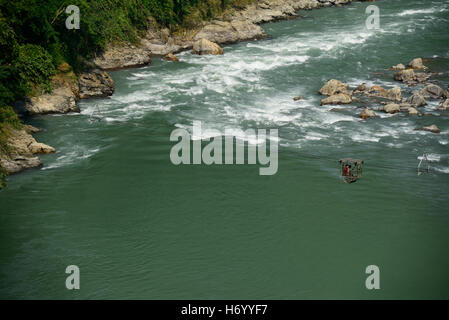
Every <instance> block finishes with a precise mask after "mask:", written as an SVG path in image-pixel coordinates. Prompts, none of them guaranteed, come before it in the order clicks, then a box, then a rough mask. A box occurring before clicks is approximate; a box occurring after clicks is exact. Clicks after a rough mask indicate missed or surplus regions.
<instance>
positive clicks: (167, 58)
mask: <svg viewBox="0 0 449 320" xmlns="http://www.w3.org/2000/svg"><path fill="white" fill-rule="evenodd" d="M164 60H165V61H173V62H177V61H179V59H178V57H177V56H175V55H174V54H173V53H169V54H166V55H165V56H164Z"/></svg>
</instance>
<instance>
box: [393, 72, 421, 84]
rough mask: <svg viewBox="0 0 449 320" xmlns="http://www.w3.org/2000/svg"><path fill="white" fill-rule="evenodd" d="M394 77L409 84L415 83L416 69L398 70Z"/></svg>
mask: <svg viewBox="0 0 449 320" xmlns="http://www.w3.org/2000/svg"><path fill="white" fill-rule="evenodd" d="M394 79H395V80H397V81H402V82H404V83H408V84H410V83H413V82H414V81H416V75H415V71H413V69H406V70H402V71H399V72H396V73H395V74H394Z"/></svg>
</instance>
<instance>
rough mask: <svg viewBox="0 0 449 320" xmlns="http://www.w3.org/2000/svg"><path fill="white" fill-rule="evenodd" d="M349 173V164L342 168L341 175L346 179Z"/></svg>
mask: <svg viewBox="0 0 449 320" xmlns="http://www.w3.org/2000/svg"><path fill="white" fill-rule="evenodd" d="M350 171H351V166H350V165H349V164H347V165H345V166H344V168H343V175H344V176H346V177H347V176H349V175H350V174H349V173H350Z"/></svg>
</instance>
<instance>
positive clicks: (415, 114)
mask: <svg viewBox="0 0 449 320" xmlns="http://www.w3.org/2000/svg"><path fill="white" fill-rule="evenodd" d="M408 114H409V115H411V116H417V115H419V111H418V110H416V109H415V108H413V107H410V108H408Z"/></svg>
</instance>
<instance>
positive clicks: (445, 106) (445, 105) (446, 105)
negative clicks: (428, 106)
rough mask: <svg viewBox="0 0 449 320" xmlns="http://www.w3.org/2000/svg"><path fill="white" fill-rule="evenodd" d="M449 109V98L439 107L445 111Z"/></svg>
mask: <svg viewBox="0 0 449 320" xmlns="http://www.w3.org/2000/svg"><path fill="white" fill-rule="evenodd" d="M448 109H449V99H446V100H445V101H444V102H443V103H442V104H441V105H440V106H439V107H438V110H441V111H444V110H448Z"/></svg>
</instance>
